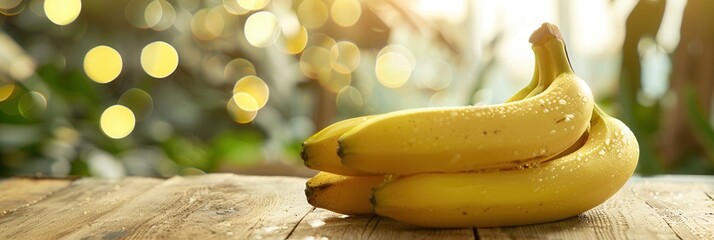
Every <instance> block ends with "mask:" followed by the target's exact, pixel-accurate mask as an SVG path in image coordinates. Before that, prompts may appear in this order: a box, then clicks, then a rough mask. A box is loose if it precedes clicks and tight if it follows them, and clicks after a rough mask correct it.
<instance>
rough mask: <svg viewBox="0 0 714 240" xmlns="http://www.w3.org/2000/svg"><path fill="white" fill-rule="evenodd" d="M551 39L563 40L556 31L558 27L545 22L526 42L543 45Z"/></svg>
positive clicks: (558, 31)
mask: <svg viewBox="0 0 714 240" xmlns="http://www.w3.org/2000/svg"><path fill="white" fill-rule="evenodd" d="M551 38H556V39H560V40H563V36H562V35H560V30H559V29H558V26H555V24H552V23H548V22H545V23H543V25H541V26H540V28H538V29H537V30H535V32H533V34H531V37H530V39H528V41H529V42H530V43H532V44H538V43H543V42H545V41H548V39H551Z"/></svg>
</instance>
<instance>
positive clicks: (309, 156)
mask: <svg viewBox="0 0 714 240" xmlns="http://www.w3.org/2000/svg"><path fill="white" fill-rule="evenodd" d="M370 118H372V116H365V117H356V118H350V119H346V120H342V121H339V122H336V123H333V124H332V125H330V126H327V127H325V128H324V129H322V130H320V131H319V132H317V133H315V134H314V135H312V136H310V137H309V138H307V139H306V140H305V141H304V142H303V143H302V151H301V152H300V156H301V157H302V160H303V162H304V164H305V166H306V167H309V168H312V169H315V170H320V171H326V172H331V173H336V174H340V175H346V176H363V175H369V174H367V173H364V172H360V171H357V170H353V169H350V168H347V167H345V166H344V165H342V163H341V162H340V158H339V157H338V156H337V139H338V138H339V137H340V136H341V135H342V134H343V133H345V132H347V131H348V130H350V129H352V128H353V127H354V126H356V125H357V124H360V123H363V122H364V121H366V120H367V119H370Z"/></svg>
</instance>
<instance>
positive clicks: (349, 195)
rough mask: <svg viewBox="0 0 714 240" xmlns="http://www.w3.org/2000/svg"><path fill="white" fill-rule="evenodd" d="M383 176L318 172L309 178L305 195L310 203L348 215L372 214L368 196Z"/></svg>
mask: <svg viewBox="0 0 714 240" xmlns="http://www.w3.org/2000/svg"><path fill="white" fill-rule="evenodd" d="M383 178H384V177H383V176H366V177H349V176H341V175H337V174H332V173H328V172H320V173H318V174H317V175H315V176H314V177H312V178H310V179H309V180H308V181H307V183H306V184H305V185H306V188H305V196H306V197H307V202H308V203H310V205H312V206H314V207H318V208H324V209H327V210H330V211H333V212H336V213H342V214H349V215H364V214H373V213H374V212H373V211H372V204H371V203H370V202H369V198H370V197H371V196H372V188H374V187H375V186H377V185H379V184H380V183H382V181H383Z"/></svg>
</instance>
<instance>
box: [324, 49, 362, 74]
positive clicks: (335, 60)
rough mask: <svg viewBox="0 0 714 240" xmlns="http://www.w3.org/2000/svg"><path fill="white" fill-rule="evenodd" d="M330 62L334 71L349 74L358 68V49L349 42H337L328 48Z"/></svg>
mask: <svg viewBox="0 0 714 240" xmlns="http://www.w3.org/2000/svg"><path fill="white" fill-rule="evenodd" d="M330 62H331V64H332V68H333V69H335V71H338V72H341V73H351V72H352V71H354V70H355V69H356V68H357V66H359V62H360V52H359V47H357V45H355V44H354V43H352V42H349V41H340V42H337V43H336V44H335V45H332V47H331V48H330Z"/></svg>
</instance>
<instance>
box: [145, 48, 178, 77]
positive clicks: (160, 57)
mask: <svg viewBox="0 0 714 240" xmlns="http://www.w3.org/2000/svg"><path fill="white" fill-rule="evenodd" d="M178 61H179V58H178V53H177V52H176V49H174V47H172V46H171V45H170V44H168V43H166V42H162V41H156V42H153V43H150V44H149V45H146V47H144V49H142V50H141V67H142V68H143V69H144V71H145V72H146V73H147V74H149V76H152V77H155V78H165V77H167V76H169V75H171V73H173V72H174V71H175V70H176V67H177V66H178Z"/></svg>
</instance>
